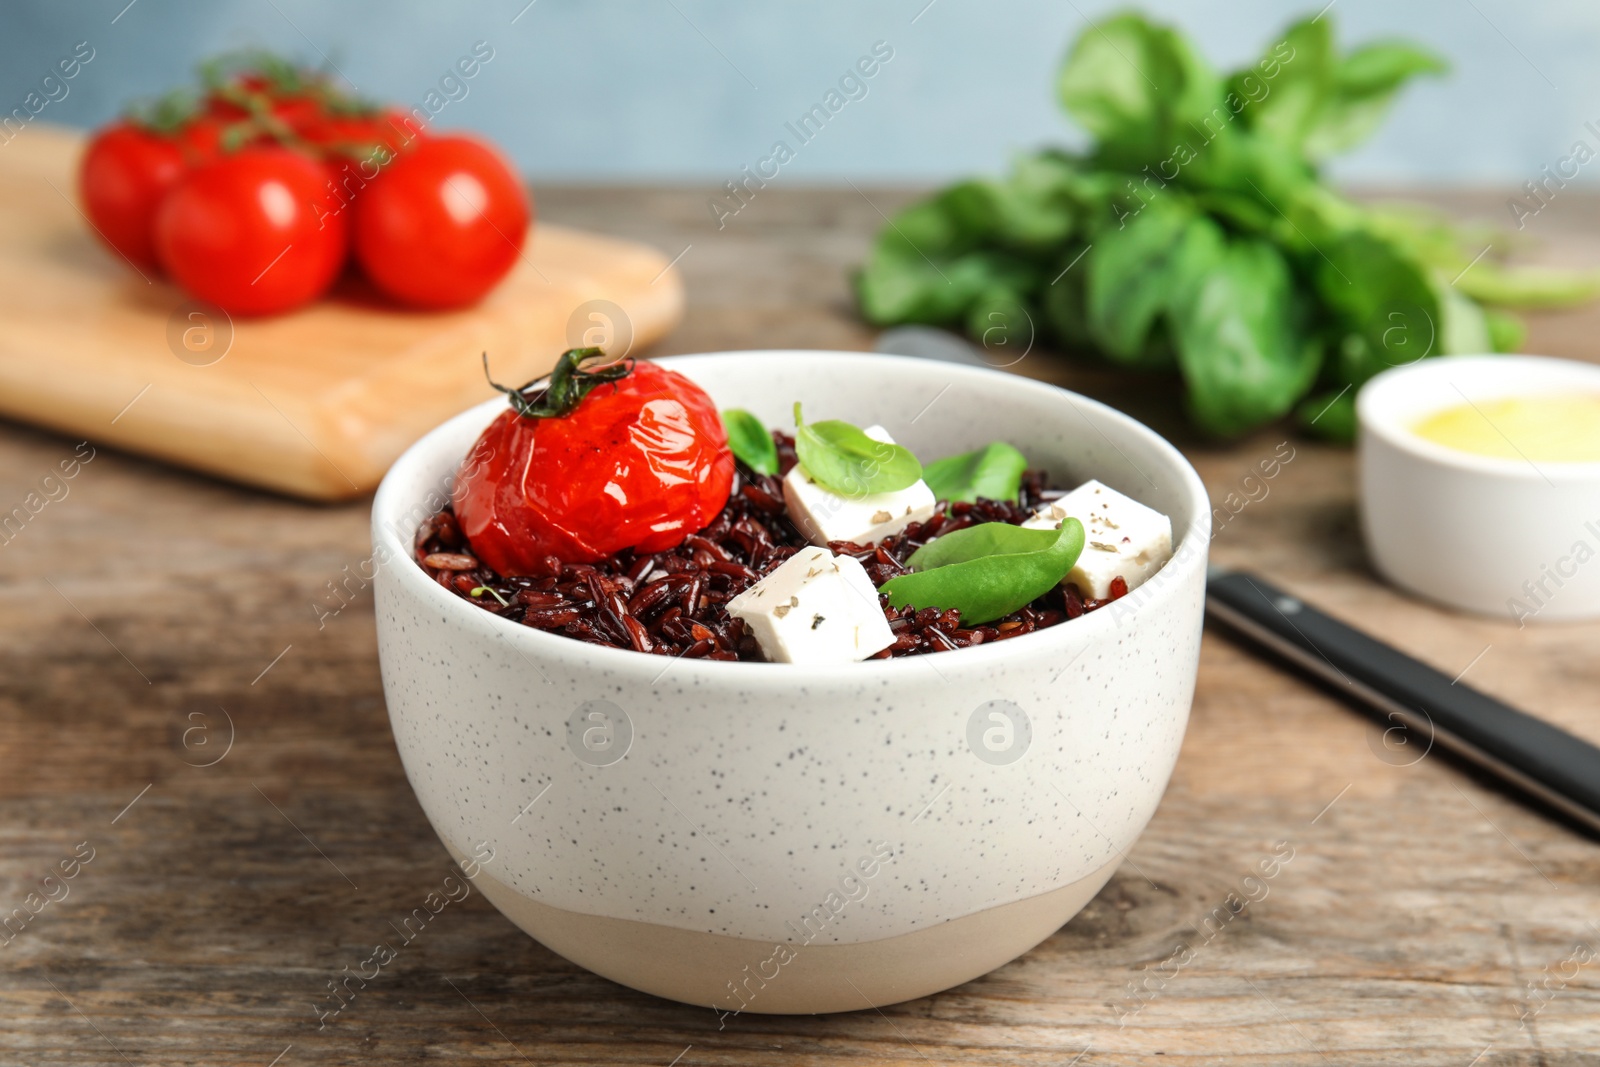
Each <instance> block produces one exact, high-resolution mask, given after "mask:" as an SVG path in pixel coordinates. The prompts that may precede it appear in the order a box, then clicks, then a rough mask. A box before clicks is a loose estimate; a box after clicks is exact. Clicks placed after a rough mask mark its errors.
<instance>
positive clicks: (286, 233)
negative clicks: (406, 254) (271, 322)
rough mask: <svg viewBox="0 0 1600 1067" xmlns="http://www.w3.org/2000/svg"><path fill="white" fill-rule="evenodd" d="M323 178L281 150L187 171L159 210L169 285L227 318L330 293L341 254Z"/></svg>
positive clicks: (344, 247)
mask: <svg viewBox="0 0 1600 1067" xmlns="http://www.w3.org/2000/svg"><path fill="white" fill-rule="evenodd" d="M327 180H328V172H327V169H326V168H325V167H324V166H323V164H322V163H321V162H319V161H317V160H314V159H311V158H310V157H308V156H305V155H302V154H300V153H298V152H295V151H291V150H289V149H286V148H277V147H256V148H247V149H244V150H243V151H241V152H238V153H236V154H234V155H230V156H224V157H223V158H221V159H219V160H217V161H216V162H214V163H209V164H207V165H205V166H202V167H199V168H197V169H195V170H193V171H191V172H190V173H189V174H188V175H187V176H186V177H185V178H184V179H183V181H181V182H180V183H179V184H178V185H177V186H176V187H174V188H173V190H172V191H171V193H169V194H168V196H167V198H166V200H165V201H164V202H163V203H162V205H161V210H160V212H158V214H157V216H156V247H157V249H158V250H159V252H160V255H161V262H162V263H163V264H164V265H165V266H166V268H167V270H168V271H169V272H170V273H171V274H172V277H173V278H174V279H175V280H176V281H177V282H178V283H179V284H180V285H182V286H183V287H184V288H185V289H187V290H188V291H189V292H190V293H192V294H193V295H195V296H197V297H199V298H201V299H202V300H209V301H211V302H213V303H215V304H219V305H221V306H222V307H223V308H224V309H226V310H227V311H229V312H230V313H234V314H241V315H264V314H270V313H273V312H278V311H287V310H289V309H290V308H294V307H298V306H300V305H301V304H304V303H306V302H307V301H309V300H312V299H314V298H316V297H317V296H320V295H321V294H322V293H323V292H325V291H326V290H327V289H328V286H329V285H331V284H332V283H333V279H334V278H335V277H336V276H337V275H338V273H339V270H340V268H341V267H343V265H344V261H345V256H346V254H347V252H348V249H349V228H348V226H347V225H346V223H345V216H344V214H343V213H332V212H330V211H329V210H328V208H327V206H326V197H327V195H328V193H327V187H326V183H327Z"/></svg>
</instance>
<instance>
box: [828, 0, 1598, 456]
mask: <svg viewBox="0 0 1600 1067" xmlns="http://www.w3.org/2000/svg"><path fill="white" fill-rule="evenodd" d="M1444 69H1445V64H1444V62H1443V61H1442V60H1441V59H1439V58H1438V57H1436V56H1435V55H1433V54H1432V53H1430V52H1427V51H1425V50H1423V49H1421V48H1418V47H1416V46H1413V45H1410V44H1407V43H1404V42H1395V41H1384V42H1376V43H1372V44H1367V45H1364V46H1362V47H1359V48H1356V49H1354V50H1352V51H1348V52H1343V53H1341V52H1339V51H1338V50H1337V49H1336V48H1335V47H1334V44H1333V38H1332V19H1331V18H1330V16H1329V15H1328V14H1327V13H1326V12H1324V13H1323V14H1322V15H1321V16H1319V17H1315V18H1307V19H1304V20H1302V21H1300V22H1297V23H1295V24H1294V25H1292V26H1291V27H1289V29H1288V30H1287V31H1286V32H1285V33H1284V34H1283V35H1282V37H1280V38H1279V39H1278V40H1276V41H1274V42H1273V43H1272V44H1271V45H1270V46H1269V47H1268V48H1267V49H1266V51H1265V53H1264V54H1263V56H1262V58H1261V60H1260V61H1258V62H1257V63H1254V64H1251V65H1250V66H1247V67H1245V68H1243V69H1241V70H1238V71H1235V72H1233V73H1231V74H1226V75H1219V74H1218V73H1216V72H1215V71H1214V70H1212V68H1211V67H1210V66H1209V65H1207V63H1206V62H1205V60H1204V59H1203V58H1202V57H1201V56H1200V55H1199V54H1198V53H1197V52H1196V51H1195V50H1194V48H1193V47H1191V45H1190V43H1189V42H1188V41H1187V40H1185V39H1184V38H1183V37H1182V36H1181V35H1180V34H1179V33H1178V32H1177V31H1176V30H1174V29H1172V28H1170V27H1166V26H1161V25H1156V24H1153V23H1151V22H1149V21H1147V20H1146V19H1144V18H1143V17H1141V16H1140V15H1137V14H1120V15H1116V16H1113V17H1111V18H1108V19H1106V20H1104V21H1103V22H1101V23H1099V24H1098V25H1095V26H1092V27H1090V28H1089V29H1087V30H1085V31H1084V33H1083V34H1082V36H1080V37H1079V38H1078V40H1077V42H1076V43H1075V44H1074V45H1073V46H1072V48H1071V50H1070V51H1069V52H1068V54H1067V57H1066V60H1065V62H1064V64H1063V65H1062V68H1061V71H1060V74H1059V77H1058V80H1057V93H1058V96H1059V98H1060V101H1061V104H1062V106H1063V107H1064V108H1065V109H1066V111H1067V113H1068V114H1069V115H1071V116H1072V118H1074V119H1075V120H1076V121H1077V122H1078V124H1079V125H1081V126H1082V127H1083V128H1084V129H1085V130H1087V131H1088V133H1089V134H1090V135H1091V136H1092V137H1093V139H1094V140H1093V144H1092V145H1091V147H1090V148H1089V149H1088V150H1086V151H1083V152H1069V151H1065V150H1060V149H1046V150H1043V151H1041V152H1038V153H1037V154H1035V155H1032V156H1028V157H1024V158H1023V159H1021V160H1019V161H1018V163H1017V164H1016V166H1015V168H1014V170H1013V171H1012V173H1011V174H1010V175H1009V176H1007V177H1005V178H999V179H975V180H971V181H965V182H962V183H960V184H958V185H955V186H952V187H951V188H949V189H946V190H944V191H943V192H941V193H939V194H938V195H936V196H934V197H933V198H931V199H928V200H925V201H922V202H921V203H917V204H914V205H912V206H911V207H909V208H907V209H906V210H904V211H903V212H901V213H900V214H899V215H898V216H897V217H896V218H895V219H894V220H893V222H892V223H891V224H890V225H889V226H887V227H885V228H884V230H883V231H882V232H881V233H880V234H879V236H878V238H877V242H876V244H875V246H874V248H873V250H872V252H871V255H870V257H869V259H868V260H867V262H866V264H865V265H864V266H863V267H862V269H861V271H860V272H859V274H858V275H857V277H856V294H857V298H858V300H859V303H860V306H861V310H862V313H863V314H864V315H865V316H866V318H867V319H869V320H870V321H871V322H873V323H876V324H878V325H891V324H895V323H905V322H921V323H931V324H934V325H942V326H950V327H954V328H964V329H965V330H966V331H967V332H968V333H969V334H971V335H972V336H974V337H983V336H984V335H985V334H986V332H992V331H993V330H994V328H995V326H996V324H997V323H999V324H1002V325H1004V326H1006V327H1007V328H1008V332H1009V331H1011V330H1019V331H1027V330H1033V331H1036V332H1037V333H1038V334H1039V335H1040V336H1041V338H1042V339H1043V340H1045V341H1048V342H1051V343H1054V344H1056V345H1059V346H1060V347H1063V348H1068V349H1080V350H1088V351H1092V352H1094V353H1097V354H1098V355H1099V356H1100V357H1101V358H1103V359H1105V360H1108V361H1110V362H1113V363H1118V364H1123V365H1126V366H1129V367H1135V368H1142V369H1160V370H1167V371H1172V372H1175V373H1177V374H1179V375H1180V376H1181V377H1182V379H1183V381H1184V384H1185V387H1186V393H1187V398H1188V407H1189V410H1190V412H1191V414H1192V416H1193V418H1194V421H1195V422H1196V423H1198V424H1199V425H1200V426H1201V427H1203V428H1204V429H1206V430H1208V431H1211V432H1212V433H1215V434H1219V435H1234V434H1240V433H1243V432H1245V431H1247V430H1250V429H1251V428H1253V427H1255V426H1258V425H1260V424H1262V423H1264V422H1267V421H1270V420H1272V419H1275V418H1278V417H1279V416H1281V415H1284V414H1286V413H1288V412H1289V411H1291V410H1295V409H1298V412H1299V414H1300V417H1301V421H1302V422H1303V423H1304V424H1305V425H1307V426H1308V427H1310V428H1311V429H1312V430H1313V431H1314V432H1318V433H1321V434H1323V435H1325V436H1328V437H1332V438H1336V439H1348V438H1349V437H1350V436H1351V434H1352V433H1353V429H1354V394H1355V389H1354V387H1356V386H1359V385H1361V384H1362V383H1363V382H1365V381H1366V380H1367V379H1368V378H1370V377H1372V376H1373V375H1374V374H1377V373H1378V372H1379V371H1382V370H1384V369H1386V368H1388V367H1390V366H1396V365H1400V364H1404V363H1409V362H1413V361H1415V360H1417V359H1420V358H1422V357H1425V356H1433V355H1442V354H1451V353H1462V352H1485V351H1490V350H1497V351H1506V350H1510V349H1512V348H1515V347H1516V346H1517V345H1518V344H1520V343H1521V339H1522V329H1521V325H1520V323H1519V322H1518V320H1516V319H1515V318H1514V317H1512V316H1510V315H1509V314H1507V313H1506V312H1505V311H1504V310H1502V309H1504V308H1508V307H1550V306H1559V305H1563V304H1570V303H1576V302H1579V301H1583V300H1587V299H1590V298H1591V297H1593V296H1594V295H1595V294H1596V293H1597V292H1600V276H1597V275H1596V274H1594V273H1587V274H1572V273H1563V272H1557V271H1532V270H1524V271H1516V272H1512V271H1508V270H1506V269H1505V268H1504V267H1502V266H1501V265H1500V264H1499V263H1498V260H1497V256H1496V255H1492V254H1491V255H1486V256H1483V258H1482V259H1481V260H1479V259H1477V258H1476V257H1479V256H1480V255H1482V254H1483V253H1484V252H1485V251H1489V252H1497V251H1501V250H1503V249H1502V246H1501V243H1500V242H1499V241H1498V239H1497V238H1496V236H1495V235H1494V234H1492V233H1486V232H1480V231H1475V230H1469V229H1465V228H1457V227H1453V226H1451V225H1449V224H1448V223H1446V222H1445V221H1444V220H1442V219H1441V218H1440V217H1438V216H1437V215H1435V214H1431V213H1428V212H1425V211H1423V210H1420V209H1401V208H1398V207H1386V208H1379V207H1373V206H1367V205H1359V204H1356V203H1354V202H1352V201H1350V200H1348V199H1346V198H1345V197H1343V196H1341V195H1339V194H1338V193H1336V192H1334V191H1333V190H1332V189H1331V188H1330V187H1329V186H1327V185H1326V184H1324V183H1323V181H1322V175H1321V167H1322V165H1323V163H1324V162H1325V161H1326V160H1327V159H1328V158H1329V157H1330V156H1332V155H1334V154H1336V153H1338V152H1342V151H1345V150H1347V149H1349V148H1351V147H1352V146H1354V145H1355V144H1357V143H1359V142H1360V141H1362V140H1363V139H1365V138H1366V137H1367V136H1368V135H1369V134H1370V133H1371V132H1372V131H1373V130H1374V129H1375V128H1376V126H1377V124H1378V123H1379V121H1380V120H1381V119H1382V117H1383V115H1384V113H1385V111H1386V110H1387V108H1388V106H1389V104H1390V102H1391V101H1392V99H1393V98H1394V95H1395V93H1396V92H1397V91H1398V90H1399V89H1400V87H1401V86H1402V85H1404V84H1405V83H1406V82H1407V81H1409V80H1410V79H1411V78H1413V77H1415V76H1417V75H1419V74H1437V73H1441V72H1442V71H1443V70H1444Z"/></svg>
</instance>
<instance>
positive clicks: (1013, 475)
mask: <svg viewBox="0 0 1600 1067" xmlns="http://www.w3.org/2000/svg"><path fill="white" fill-rule="evenodd" d="M1027 468H1028V457H1026V456H1024V455H1023V454H1022V453H1021V452H1018V451H1017V450H1016V449H1015V448H1013V447H1011V446H1010V445H1008V444H1006V443H1005V442H1004V441H995V442H993V443H992V444H987V445H985V446H983V447H982V448H980V449H978V450H977V451H975V452H963V453H962V454H961V455H959V456H946V457H945V458H944V459H936V460H934V461H933V462H932V463H930V464H928V465H927V466H926V467H924V468H922V480H923V481H925V482H927V483H928V488H929V489H932V490H933V495H934V496H935V497H936V498H938V499H940V500H947V501H949V502H950V503H956V502H960V503H964V504H970V503H972V502H973V501H974V500H977V499H978V498H979V497H985V498H987V499H989V500H1013V501H1014V500H1016V499H1017V494H1018V493H1019V492H1020V491H1021V489H1022V472H1023V471H1025V470H1027Z"/></svg>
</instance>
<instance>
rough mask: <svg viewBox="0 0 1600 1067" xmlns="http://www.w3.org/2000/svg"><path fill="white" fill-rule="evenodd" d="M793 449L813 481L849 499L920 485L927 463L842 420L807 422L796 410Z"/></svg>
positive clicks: (797, 405) (897, 446) (797, 407)
mask: <svg viewBox="0 0 1600 1067" xmlns="http://www.w3.org/2000/svg"><path fill="white" fill-rule="evenodd" d="M794 424H795V434H794V448H795V456H796V458H798V459H799V461H800V466H801V467H803V468H804V469H805V472H806V474H807V475H808V476H809V477H810V478H811V480H812V481H814V482H816V483H817V484H818V485H820V486H822V487H823V488H824V489H831V490H832V491H833V492H835V493H839V494H842V495H844V496H870V495H872V494H874V493H892V492H894V491H896V490H898V489H906V488H908V487H910V486H913V485H916V484H917V481H918V479H920V478H921V477H922V464H921V463H918V462H917V457H916V456H914V455H912V454H911V451H910V450H909V449H905V448H901V447H900V446H899V445H893V444H890V443H889V442H887V441H875V440H873V439H872V438H870V437H868V436H867V435H866V434H865V433H863V432H862V431H861V429H860V428H859V427H856V426H852V425H850V424H849V423H848V422H840V421H839V420H838V419H826V420H824V421H822V422H813V423H808V422H805V421H803V420H802V419H801V418H800V405H799V404H795V406H794Z"/></svg>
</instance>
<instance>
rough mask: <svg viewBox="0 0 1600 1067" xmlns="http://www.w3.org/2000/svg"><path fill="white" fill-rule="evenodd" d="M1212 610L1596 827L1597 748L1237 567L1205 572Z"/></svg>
mask: <svg viewBox="0 0 1600 1067" xmlns="http://www.w3.org/2000/svg"><path fill="white" fill-rule="evenodd" d="M1206 607H1207V610H1208V613H1209V614H1210V615H1211V617H1212V618H1215V619H1217V620H1218V621H1220V622H1222V623H1225V624H1227V625H1228V626H1231V627H1232V628H1233V629H1235V630H1237V631H1239V632H1241V633H1243V634H1244V635H1246V636H1248V637H1250V638H1253V639H1255V640H1256V641H1258V642H1260V643H1261V644H1263V645H1266V646H1267V647H1269V648H1270V649H1272V650H1273V651H1275V652H1277V653H1278V654H1280V655H1282V656H1283V657H1285V658H1286V659H1289V660H1291V661H1292V662H1293V663H1294V664H1295V665H1297V666H1299V667H1302V668H1304V669H1305V670H1307V671H1310V672H1312V673H1313V674H1315V675H1317V676H1318V677H1320V678H1321V679H1323V680H1324V681H1325V682H1327V683H1328V684H1329V686H1330V687H1331V688H1332V689H1333V690H1335V691H1336V692H1340V693H1342V694H1344V695H1345V696H1346V697H1347V698H1348V699H1350V700H1353V701H1357V702H1359V703H1361V704H1364V705H1366V706H1367V707H1368V708H1370V709H1372V710H1374V711H1376V712H1378V713H1379V716H1380V718H1386V719H1388V720H1391V722H1392V723H1399V724H1401V725H1403V726H1404V727H1405V728H1406V729H1407V730H1408V731H1412V732H1413V736H1414V737H1416V738H1417V739H1419V740H1420V739H1426V740H1427V741H1428V743H1429V744H1430V745H1432V744H1437V745H1438V746H1439V747H1441V748H1445V749H1448V750H1450V751H1451V752H1454V753H1456V754H1457V755H1459V756H1462V757H1464V758H1465V759H1468V760H1470V761H1471V762H1473V763H1475V764H1477V765H1478V766H1480V767H1482V768H1483V769H1485V770H1487V771H1489V772H1490V773H1492V774H1494V775H1496V776H1497V777H1499V778H1502V779H1504V780H1505V781H1506V782H1508V783H1510V784H1511V785H1513V786H1515V787H1517V788H1518V789H1521V790H1523V791H1524V792H1526V793H1528V794H1530V795H1532V796H1534V797H1536V798H1537V799H1539V800H1541V801H1543V802H1544V803H1546V804H1548V805H1550V806H1551V807H1553V808H1555V809H1557V810H1558V811H1560V812H1562V813H1563V814H1565V815H1567V816H1569V817H1571V818H1573V819H1575V820H1577V821H1578V822H1580V823H1582V824H1583V825H1584V826H1585V827H1587V828H1588V829H1590V830H1591V831H1594V832H1595V833H1597V834H1600V748H1596V747H1595V746H1594V745H1591V744H1589V743H1588V742H1587V741H1584V740H1583V739H1581V738H1578V737H1574V736H1573V735H1572V734H1569V733H1567V732H1566V731H1565V730H1562V729H1559V728H1558V727H1555V726H1551V725H1550V724H1549V723H1547V722H1543V721H1541V720H1539V719H1536V718H1534V717H1533V716H1531V715H1527V714H1525V713H1523V712H1520V711H1518V710H1517V709H1516V708H1513V707H1511V706H1509V705H1507V704H1502V703H1501V702H1500V701H1498V700H1496V699H1494V698H1493V697H1491V696H1488V695H1487V694H1485V693H1480V692H1479V691H1478V690H1476V689H1473V688H1471V687H1470V686H1467V685H1463V684H1461V683H1459V682H1452V681H1451V679H1449V678H1448V677H1446V676H1445V675H1443V674H1441V673H1439V672H1438V671H1436V670H1434V669H1433V668H1432V667H1429V666H1428V665H1427V664H1425V663H1420V662H1418V661H1417V660H1414V659H1412V658H1411V657H1410V656H1408V655H1406V654H1405V653H1403V652H1400V651H1398V650H1396V649H1394V648H1391V647H1390V646H1389V645H1386V644H1384V643H1383V642H1381V641H1378V640H1375V639H1374V638H1372V637H1370V636H1368V635H1367V634H1364V633H1362V632H1361V631H1360V630H1357V629H1354V628H1353V627H1350V626H1347V625H1345V624H1344V623H1342V622H1339V621H1338V620H1337V619H1334V618H1332V617H1331V616H1328V615H1324V614H1323V613H1322V612H1320V611H1318V610H1317V609H1316V608H1314V607H1312V606H1311V605H1309V604H1307V603H1305V602H1304V601H1302V600H1300V599H1299V598H1298V597H1294V596H1291V595H1289V594H1288V593H1285V592H1284V591H1283V590H1281V589H1278V588H1277V587H1276V586H1273V585H1271V584H1270V583H1268V582H1266V581H1264V580H1262V579H1261V578H1258V577H1256V576H1255V575H1253V574H1247V573H1244V572H1241V571H1233V572H1229V573H1224V574H1220V575H1217V574H1214V575H1213V576H1212V577H1211V578H1210V580H1209V581H1208V582H1207V588H1206Z"/></svg>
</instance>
